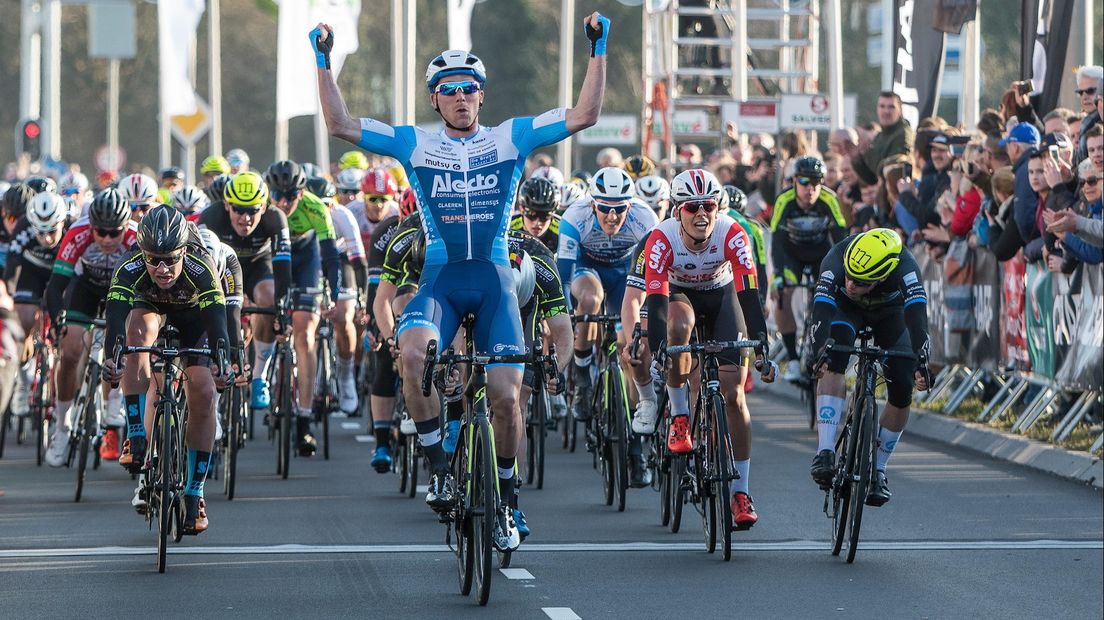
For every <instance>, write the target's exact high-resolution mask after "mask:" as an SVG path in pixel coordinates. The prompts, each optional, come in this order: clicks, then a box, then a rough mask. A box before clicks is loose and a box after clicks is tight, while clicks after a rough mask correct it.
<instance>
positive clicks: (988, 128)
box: [977, 108, 1004, 136]
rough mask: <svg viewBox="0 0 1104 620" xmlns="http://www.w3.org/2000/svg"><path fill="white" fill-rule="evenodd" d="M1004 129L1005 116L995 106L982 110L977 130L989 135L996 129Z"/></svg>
mask: <svg viewBox="0 0 1104 620" xmlns="http://www.w3.org/2000/svg"><path fill="white" fill-rule="evenodd" d="M1002 129H1004V117H1003V116H1001V113H1000V112H998V111H997V110H994V109H993V108H985V109H984V110H982V111H981V116H980V117H979V118H978V122H977V130H978V131H980V132H981V133H982V134H984V135H986V136H987V135H989V134H991V133H993V132H994V131H996V132H1000V130H1002Z"/></svg>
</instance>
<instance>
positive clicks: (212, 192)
mask: <svg viewBox="0 0 1104 620" xmlns="http://www.w3.org/2000/svg"><path fill="white" fill-rule="evenodd" d="M229 182H230V175H228V174H220V175H218V176H217V177H215V178H214V179H211V182H210V183H208V184H207V187H205V188H203V191H204V192H206V193H207V198H209V199H210V200H211V202H217V203H220V204H221V203H222V192H223V190H225V189H226V184H227V183H229Z"/></svg>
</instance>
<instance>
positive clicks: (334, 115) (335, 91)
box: [318, 35, 360, 144]
mask: <svg viewBox="0 0 1104 620" xmlns="http://www.w3.org/2000/svg"><path fill="white" fill-rule="evenodd" d="M330 36H333V35H330ZM318 98H319V100H320V101H321V102H322V116H323V117H325V119H326V128H327V129H329V131H330V135H331V136H333V137H335V138H341V139H342V140H344V141H346V142H352V143H353V144H356V143H357V141H358V140H360V123H359V122H358V121H357V119H355V118H353V117H352V116H350V115H349V108H348V107H347V106H346V105H345V98H344V97H342V96H341V90H340V89H339V88H338V87H337V80H335V79H334V74H333V71H330V70H329V69H319V70H318Z"/></svg>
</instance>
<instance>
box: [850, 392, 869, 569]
mask: <svg viewBox="0 0 1104 620" xmlns="http://www.w3.org/2000/svg"><path fill="white" fill-rule="evenodd" d="M857 411H858V412H859V414H860V418H859V432H858V441H856V442H855V443H856V452H855V459H854V461H853V462H854V464H855V470H854V478H852V479H853V480H854V481H855V485H854V488H853V489H852V492H851V497H850V504H851V506H850V515H848V526H847V539H848V541H847V545H848V546H847V563H848V564H851V563H853V562H854V561H855V554H856V553H857V552H858V550H859V532H860V530H861V529H862V517H863V507H864V506H865V505H866V495H867V493H868V492H869V491H870V478H871V472H872V470H873V467H874V458H873V457H874V454H873V452H874V449H875V447H874V399H873V398H871V397H870V395H869V394H867V395H865V396H864V397H863V399H862V403H861V405H860V406H859V408H858V409H857Z"/></svg>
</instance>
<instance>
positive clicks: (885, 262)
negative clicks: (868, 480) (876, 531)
mask: <svg viewBox="0 0 1104 620" xmlns="http://www.w3.org/2000/svg"><path fill="white" fill-rule="evenodd" d="M927 303H928V300H927V294H926V293H925V292H924V283H923V282H922V281H921V280H920V269H919V268H918V267H917V265H916V259H914V258H913V256H912V253H911V252H909V250H908V248H906V247H904V245H903V244H902V242H901V237H900V235H898V234H897V232H896V231H894V230H892V229H889V228H875V229H874V230H870V231H867V232H863V233H859V234H856V235H851V236H850V237H847V238H846V239H844V240H843V241H841V242H839V243H837V244H836V245H835V246H834V247H833V248H832V250H831V251H830V252H829V253H828V255H827V256H825V257H824V261H823V262H822V263H821V264H820V279H819V280H817V288H816V295H815V296H814V298H813V308H812V312H813V325H814V326H816V329H815V330H814V331H813V338H814V339H813V350H814V351H820V349H821V347H823V346H824V343H825V342H826V340H827V339H828V338H832V339H833V340H834V341H835V342H838V343H841V344H846V345H850V344H851V343H853V342H855V337H856V335H857V334H858V332H859V331H860V330H861V329H863V328H864V327H870V328H872V329H873V331H874V343H875V344H876V345H877V346H879V347H882V348H883V349H890V350H895V351H902V352H912V353H913V354H914V355H915V356H916V358H917V360H921V361H922V360H926V359H927V354H928V348H929V342H930V341H929V337H928V308H927ZM849 360H850V356H849V355H847V354H842V353H832V354H829V355H828V358H827V360H824V361H823V362H822V363H820V364H819V365H818V367H817V368H815V369H809V370H810V371H811V372H815V373H816V377H817V436H818V439H819V441H818V447H817V454H816V457H815V458H814V459H813V464H812V467H811V468H810V473H811V474H812V476H813V480H814V481H816V483H817V484H818V485H820V487H821V488H827V487H828V486H829V485H831V483H832V476H834V475H835V470H836V463H835V461H836V453H835V445H836V432H837V429H838V428H839V424H840V420H841V419H842V417H843V414H844V407H845V401H844V398H845V396H846V394H847V383H846V381H845V379H844V374H843V373H844V371H846V370H847V365H848V362H849ZM885 377H886V392H887V393H886V405H885V410H884V411H883V412H882V416H881V423H880V425H879V430H878V442H877V444H878V457H877V462H876V470H877V472H876V474H875V477H874V480H873V484H872V485H871V488H870V493H869V494H868V495H867V497H866V503H867V505H869V506H882V505H883V504H885V503H886V502H888V501H889V499H890V498H891V497H892V494H891V493H890V492H889V484H888V483H887V481H886V474H885V471H886V465H887V464H888V462H889V457H890V455H891V454H893V450H894V448H896V447H897V442H898V441H899V440H900V439H901V433H902V432H903V431H904V430H905V425H906V424H907V423H908V417H909V407H910V405H911V404H912V389H913V386H914V385H915V387H916V389H918V390H926V389H928V387H929V386H928V383H927V381H928V379H927V377H928V374H927V368H924V367H920V366H918V364H917V362H916V361H912V360H903V359H899V358H892V357H891V358H888V359H887V360H886V361H885Z"/></svg>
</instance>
